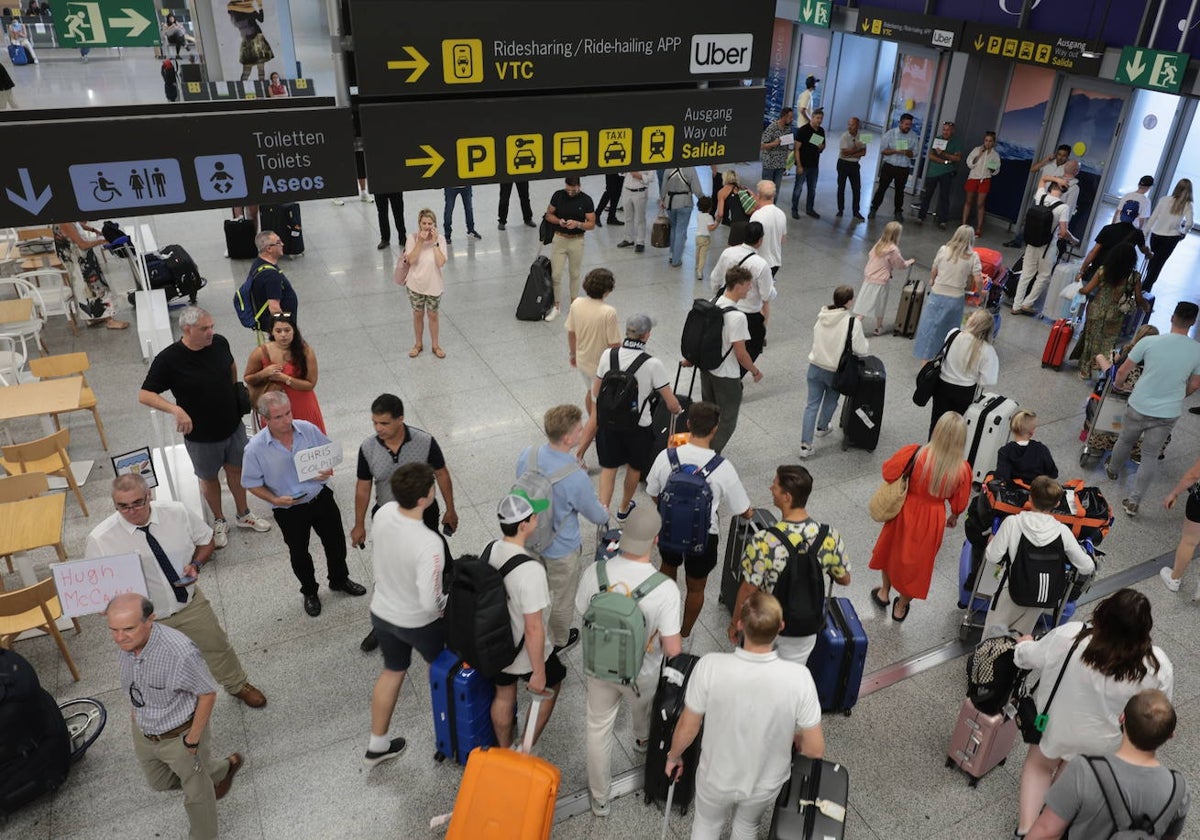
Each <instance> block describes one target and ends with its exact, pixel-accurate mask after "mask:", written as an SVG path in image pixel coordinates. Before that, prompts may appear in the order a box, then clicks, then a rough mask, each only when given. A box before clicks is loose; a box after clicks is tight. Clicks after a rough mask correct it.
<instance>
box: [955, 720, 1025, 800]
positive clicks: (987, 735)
mask: <svg viewBox="0 0 1200 840" xmlns="http://www.w3.org/2000/svg"><path fill="white" fill-rule="evenodd" d="M1019 734H1020V732H1019V730H1018V729H1017V722H1016V721H1015V720H1013V719H1012V718H1010V717H1006V716H1005V715H1004V714H1003V713H1001V714H998V715H985V714H983V713H982V712H980V711H979V710H978V709H976V708H975V704H974V703H972V702H971V700H970V698H964V699H963V702H962V708H961V709H959V712H958V723H956V724H955V725H954V732H953V734H951V736H950V748H949V749H948V750H947V754H948V757H947V758H946V766H947V767H954V766H958V767H960V768H961V769H963V770H964V771H966V773H967V775H968V776H970V777H971V780H970V781H969V782H968V784H969V785H970V786H971V787H975V785H976V784H978V783H979V780H980V779H981V778H983V777H984V776H985V775H987V773H988V771H989V770H991V769H992V768H993V767H996V766H997V765H1000V764H1003V763H1004V762H1005V760H1006V759H1007V758H1008V754H1009V753H1010V752H1011V751H1012V748H1013V745H1014V744H1016V743H1017V736H1018V735H1019Z"/></svg>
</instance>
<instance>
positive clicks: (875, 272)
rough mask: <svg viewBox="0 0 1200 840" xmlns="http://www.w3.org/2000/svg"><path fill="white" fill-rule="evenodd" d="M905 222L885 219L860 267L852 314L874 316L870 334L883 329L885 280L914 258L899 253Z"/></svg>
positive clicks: (885, 302)
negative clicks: (859, 278)
mask: <svg viewBox="0 0 1200 840" xmlns="http://www.w3.org/2000/svg"><path fill="white" fill-rule="evenodd" d="M903 231H904V226H903V225H901V224H900V223H899V222H888V223H887V224H886V225H884V227H883V235H882V236H880V237H879V241H878V242H876V243H875V245H874V246H873V247H872V248H871V253H870V256H869V257H868V259H867V267H866V269H864V270H863V283H862V288H860V289H859V290H858V294H857V295H855V297H854V314H855V315H857V316H858V317H859V318H860V319H862V318H866V317H868V316H871V317H874V318H875V330H874V332H872V333H871V334H872V335H880V334H882V333H883V315H884V311H885V310H886V309H887V301H888V282H889V281H890V280H891V279H892V272H893V271H895V270H896V269H897V268H908V267H909V266H910V265H912V264H913V263H914V262H916V260H906V259H904V255H903V254H901V253H900V234H901V233H902V232H903Z"/></svg>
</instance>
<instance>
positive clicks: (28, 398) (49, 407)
mask: <svg viewBox="0 0 1200 840" xmlns="http://www.w3.org/2000/svg"><path fill="white" fill-rule="evenodd" d="M82 392H83V377H82V376H69V377H66V378H63V379H47V380H43V381H41V382H26V383H24V384H22V385H9V386H8V387H7V388H0V420H16V419H18V418H21V417H36V416H38V415H39V414H45V415H50V414H57V413H59V412H63V411H74V410H75V409H77V408H79V399H80V396H81V394H82Z"/></svg>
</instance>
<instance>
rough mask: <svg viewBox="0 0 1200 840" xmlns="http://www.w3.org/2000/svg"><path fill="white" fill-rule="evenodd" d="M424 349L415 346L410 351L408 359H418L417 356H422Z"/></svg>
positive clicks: (418, 345)
mask: <svg viewBox="0 0 1200 840" xmlns="http://www.w3.org/2000/svg"><path fill="white" fill-rule="evenodd" d="M424 349H425V348H424V347H422V346H421V345H420V344H414V345H413V348H412V349H411V350H409V351H408V358H410V359H415V358H417V356H420V355H421V351H422V350H424Z"/></svg>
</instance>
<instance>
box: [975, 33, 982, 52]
mask: <svg viewBox="0 0 1200 840" xmlns="http://www.w3.org/2000/svg"><path fill="white" fill-rule="evenodd" d="M975 49H977V50H981V49H983V36H982V35H976V36H975Z"/></svg>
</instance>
